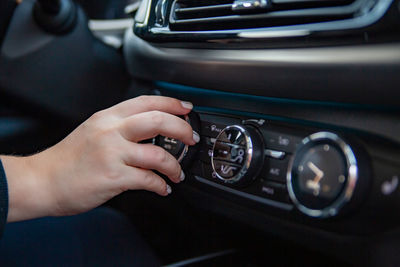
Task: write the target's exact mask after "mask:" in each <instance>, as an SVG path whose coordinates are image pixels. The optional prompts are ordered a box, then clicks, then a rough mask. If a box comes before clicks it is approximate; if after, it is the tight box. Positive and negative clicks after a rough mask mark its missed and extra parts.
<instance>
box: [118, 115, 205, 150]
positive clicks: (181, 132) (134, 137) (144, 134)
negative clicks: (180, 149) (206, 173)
mask: <svg viewBox="0 0 400 267" xmlns="http://www.w3.org/2000/svg"><path fill="white" fill-rule="evenodd" d="M120 132H121V135H122V136H123V137H124V138H125V139H127V140H129V141H132V142H139V141H142V140H146V139H150V138H153V137H155V136H157V135H163V136H167V137H170V138H175V139H178V140H181V141H182V142H184V143H185V144H187V145H194V144H196V143H197V142H198V141H199V136H198V134H195V133H194V132H193V130H192V127H191V126H190V125H189V123H187V122H186V121H184V120H182V119H181V118H178V117H176V116H174V115H171V114H168V113H164V112H160V111H150V112H145V113H140V114H136V115H134V116H131V117H129V118H127V119H125V120H124V122H123V124H122V127H121V128H120Z"/></svg>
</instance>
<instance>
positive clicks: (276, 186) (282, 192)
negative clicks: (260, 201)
mask: <svg viewBox="0 0 400 267" xmlns="http://www.w3.org/2000/svg"><path fill="white" fill-rule="evenodd" d="M259 190H260V191H259V195H260V196H263V197H266V198H268V199H272V200H277V201H280V202H286V203H289V202H290V200H289V194H288V191H287V189H286V185H283V184H280V183H275V182H264V183H260V186H259Z"/></svg>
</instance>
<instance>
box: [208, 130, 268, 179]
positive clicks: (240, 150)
mask: <svg viewBox="0 0 400 267" xmlns="http://www.w3.org/2000/svg"><path fill="white" fill-rule="evenodd" d="M263 162H264V144H263V138H262V135H261V134H260V133H259V132H258V130H257V129H256V128H255V127H253V126H251V125H232V126H228V127H226V128H225V129H223V130H222V131H221V132H220V133H219V135H218V136H217V138H216V140H215V143H214V146H213V153H212V157H211V164H212V168H213V170H214V172H215V175H216V177H217V178H218V179H220V180H221V181H223V182H224V183H227V184H232V185H245V184H248V183H250V182H251V181H253V180H254V179H255V178H256V177H257V175H258V173H259V172H260V170H261V169H262V166H263Z"/></svg>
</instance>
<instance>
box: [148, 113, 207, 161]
mask: <svg viewBox="0 0 400 267" xmlns="http://www.w3.org/2000/svg"><path fill="white" fill-rule="evenodd" d="M182 119H184V120H185V121H187V122H188V123H189V124H190V125H191V126H192V128H193V130H194V131H196V132H197V133H199V128H200V127H199V124H200V122H199V118H198V115H197V114H196V113H194V112H193V111H192V112H190V113H189V114H188V115H185V116H184V117H182ZM152 142H153V144H155V145H158V146H160V147H162V148H164V149H165V150H166V151H168V152H169V153H170V154H172V155H173V156H174V157H175V158H176V159H177V160H178V161H179V162H180V163H182V165H187V164H188V163H190V161H191V159H192V158H193V156H194V154H195V153H196V150H197V147H198V145H195V146H193V147H189V146H188V145H186V144H184V143H183V142H182V141H180V140H178V139H174V138H170V137H167V136H162V135H159V136H157V137H155V138H153V140H152Z"/></svg>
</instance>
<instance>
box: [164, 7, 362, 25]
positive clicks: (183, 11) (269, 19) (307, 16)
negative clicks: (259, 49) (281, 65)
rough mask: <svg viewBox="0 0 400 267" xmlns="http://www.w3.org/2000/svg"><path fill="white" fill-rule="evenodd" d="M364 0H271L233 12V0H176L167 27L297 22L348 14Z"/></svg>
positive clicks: (351, 14)
mask: <svg viewBox="0 0 400 267" xmlns="http://www.w3.org/2000/svg"><path fill="white" fill-rule="evenodd" d="M363 1H364V0H272V4H270V5H269V6H268V7H266V8H259V9H254V10H249V11H248V12H247V11H246V12H236V11H234V10H232V4H233V0H211V1H205V0H202V1H200V0H197V1H196V0H192V1H190V0H175V1H174V3H173V5H172V10H171V15H170V21H169V24H170V28H171V30H176V31H204V30H225V29H243V28H257V27H273V26H284V25H300V24H306V23H315V22H325V21H332V20H340V19H346V18H351V17H353V16H354V14H355V13H356V12H357V11H358V10H359V9H360V8H361V6H362V4H363Z"/></svg>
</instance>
